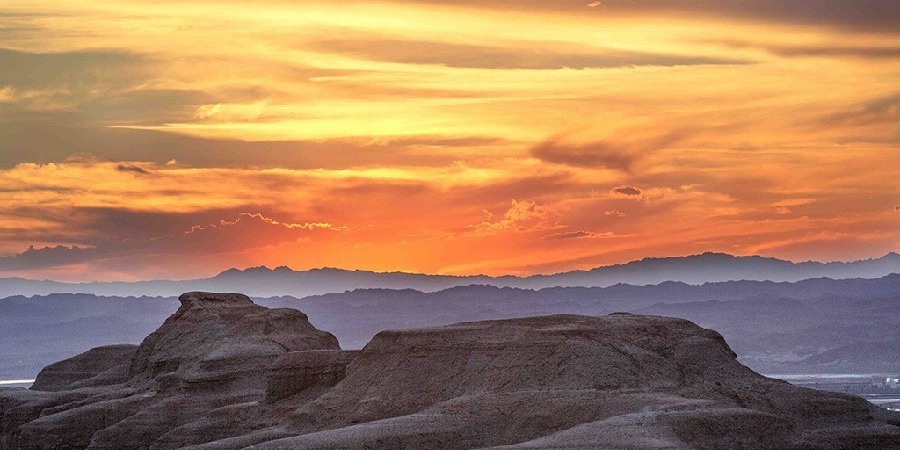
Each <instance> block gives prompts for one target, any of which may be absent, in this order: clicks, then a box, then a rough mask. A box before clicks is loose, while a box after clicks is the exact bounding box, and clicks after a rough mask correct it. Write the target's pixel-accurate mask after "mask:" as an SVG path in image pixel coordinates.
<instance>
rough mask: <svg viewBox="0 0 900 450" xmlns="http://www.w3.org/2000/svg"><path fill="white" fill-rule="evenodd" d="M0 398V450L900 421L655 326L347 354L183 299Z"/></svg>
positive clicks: (440, 341)
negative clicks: (129, 333) (126, 340)
mask: <svg viewBox="0 0 900 450" xmlns="http://www.w3.org/2000/svg"><path fill="white" fill-rule="evenodd" d="M39 381H40V383H36V386H35V388H34V389H32V390H29V391H8V392H0V412H2V424H0V437H2V441H0V449H19V448H22V449H49V448H62V449H81V448H93V449H113V448H116V449H129V448H133V449H138V448H140V449H143V448H158V449H168V448H186V447H189V448H194V449H239V448H254V449H296V448H303V449H394V448H428V449H468V448H507V449H512V448H515V449H583V448H610V449H647V448H651V449H653V448H655V449H719V448H729V449H860V448H861V449H891V448H900V415H898V414H897V413H891V412H889V411H886V410H882V409H879V408H876V407H874V406H873V405H871V404H869V403H868V402H866V401H864V400H862V399H859V398H857V397H853V396H849V395H842V394H835V393H825V392H818V391H813V390H809V389H803V388H799V387H795V386H791V385H789V384H787V383H785V382H782V381H778V380H772V379H768V378H765V377H763V376H761V375H758V374H756V373H755V372H753V371H751V370H750V369H748V368H746V367H744V366H742V365H741V364H739V363H738V362H737V360H736V358H735V354H734V352H732V351H731V349H730V348H729V347H728V345H727V344H726V343H725V341H724V339H722V337H721V336H720V335H719V334H718V333H716V332H714V331H711V330H706V329H703V328H700V327H698V326H696V325H694V324H693V323H691V322H688V321H685V320H681V319H672V318H665V317H654V316H636V315H631V314H613V315H609V316H604V317H586V316H570V315H559V316H546V317H534V318H524V319H511V320H501V321H487V322H473V323H461V324H456V325H449V326H444V327H436V328H428V329H414V330H402V331H384V332H381V333H379V334H378V335H376V336H375V337H374V338H373V339H372V341H371V342H370V343H369V344H368V345H367V346H366V347H365V348H364V349H363V350H361V351H358V352H347V351H342V350H340V348H339V347H338V345H337V341H336V340H335V338H334V336H332V335H331V334H329V333H326V332H323V331H320V330H317V329H315V328H314V327H313V326H312V325H311V324H310V323H309V322H308V320H307V318H306V316H305V315H303V314H302V313H300V312H299V311H296V310H290V309H266V308H262V307H260V306H257V305H254V304H253V303H252V301H250V299H249V298H247V297H245V296H243V295H240V294H209V293H188V294H184V295H182V296H181V307H180V308H179V309H178V311H177V312H176V313H175V314H174V315H172V316H171V317H170V318H169V319H168V320H166V322H165V323H164V324H163V325H162V326H161V327H160V328H159V329H158V330H157V331H155V332H154V333H152V334H151V335H150V336H148V337H147V338H146V339H145V340H144V342H143V343H141V345H140V346H138V347H137V348H134V347H133V346H132V347H127V346H117V347H103V348H99V349H94V350H91V351H89V352H87V353H84V354H82V355H79V356H76V357H74V358H72V359H70V360H66V361H63V362H60V363H56V364H53V365H51V366H48V368H47V369H45V371H44V372H42V375H41V377H39Z"/></svg>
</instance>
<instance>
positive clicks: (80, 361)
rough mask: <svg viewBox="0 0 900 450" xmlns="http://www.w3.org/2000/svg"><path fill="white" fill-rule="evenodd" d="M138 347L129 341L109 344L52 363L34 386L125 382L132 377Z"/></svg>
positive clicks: (47, 388)
mask: <svg viewBox="0 0 900 450" xmlns="http://www.w3.org/2000/svg"><path fill="white" fill-rule="evenodd" d="M136 349H137V345H130V344H119V345H106V346H103V347H97V348H93V349H91V350H88V351H86V352H84V353H82V354H80V355H77V356H73V357H71V358H69V359H66V360H63V361H60V362H57V363H53V364H50V365H49V366H47V367H44V369H43V370H41V372H40V373H39V374H38V376H37V378H36V379H35V380H34V384H32V385H31V389H34V390H37V391H50V392H55V391H63V390H68V389H75V388H79V387H85V386H104V385H110V384H118V383H124V382H125V381H128V379H129V378H130V377H129V365H130V364H131V360H132V358H133V357H134V351H135V350H136Z"/></svg>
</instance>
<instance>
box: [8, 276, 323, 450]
mask: <svg viewBox="0 0 900 450" xmlns="http://www.w3.org/2000/svg"><path fill="white" fill-rule="evenodd" d="M179 300H180V302H181V306H180V307H179V308H178V310H177V311H176V312H175V314H173V315H172V316H171V317H169V318H168V319H167V320H166V321H165V323H164V324H163V325H162V326H161V327H160V328H159V329H158V330H156V331H155V332H153V333H152V334H150V335H149V336H148V337H147V338H146V339H144V341H143V342H142V343H141V344H140V345H139V346H137V347H134V346H130V347H125V346H118V347H101V348H98V349H94V350H91V351H88V352H86V353H84V354H81V355H78V356H76V357H74V358H71V359H68V360H65V361H61V362H59V363H56V364H53V365H51V366H49V367H47V369H45V370H44V371H43V372H42V374H41V376H39V377H38V379H37V381H36V383H35V386H34V387H33V389H32V390H31V391H29V392H16V393H10V394H9V395H7V396H5V398H4V399H3V400H0V407H2V408H3V425H2V429H0V430H2V433H3V442H4V443H5V444H4V445H5V448H29V449H31V448H34V449H38V448H46V449H50V448H53V449H61V448H72V449H74V448H86V447H90V448H108V449H123V448H149V447H150V446H151V445H153V444H154V442H156V441H157V440H159V439H160V438H161V437H163V436H164V435H165V434H166V433H168V432H170V431H172V430H174V429H177V428H180V427H184V426H187V425H189V424H192V423H194V422H197V421H201V422H204V421H209V419H208V418H207V417H206V416H207V413H210V412H214V411H216V410H218V409H221V408H223V407H227V406H229V405H239V404H242V403H248V402H255V401H261V400H263V399H264V397H265V389H266V373H267V371H268V369H269V366H271V364H272V363H273V362H274V361H275V360H277V359H278V358H279V357H280V356H282V355H283V354H286V353H289V352H296V351H307V350H332V351H340V347H339V346H338V342H337V339H336V338H335V337H334V336H333V335H331V334H330V333H326V332H324V331H320V330H317V329H316V328H315V327H313V326H312V325H311V324H310V323H309V321H308V320H307V317H306V316H305V315H304V314H303V313H301V312H300V311H297V310H293V309H268V308H264V307H261V306H258V305H255V304H254V303H253V302H252V301H251V300H250V298H249V297H247V296H245V295H242V294H209V293H200V292H191V293H186V294H184V295H182V296H181V297H180V298H179ZM110 372H112V374H111V373H110ZM92 373H95V374H96V375H95V376H93V377H92V376H90V375H91V374H92ZM113 383H115V384H113ZM63 389H67V390H63ZM42 391H58V392H42ZM195 428H197V427H196V426H195ZM234 430H238V431H240V427H237V428H235V429H233V430H229V431H232V432H233V431H234ZM204 432H205V431H204ZM226 434H227V433H226ZM205 436H212V437H217V435H216V434H215V433H213V432H208V433H207V434H206V435H205Z"/></svg>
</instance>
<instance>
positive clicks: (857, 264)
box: [0, 252, 900, 297]
mask: <svg viewBox="0 0 900 450" xmlns="http://www.w3.org/2000/svg"><path fill="white" fill-rule="evenodd" d="M891 273H900V255H898V254H897V253H888V254H887V255H885V256H883V257H881V258H875V259H867V260H862V261H853V262H831V263H821V262H815V261H807V262H800V263H793V262H790V261H785V260H781V259H777V258H765V257H761V256H732V255H728V254H724V253H711V252H708V253H703V254H700V255H692V256H683V257H669V258H644V259H641V260H638V261H632V262H629V263H627V264H616V265H610V266H601V267H597V268H594V269H591V270H576V271H570V272H560V273H555V274H549V275H533V276H528V277H518V276H501V277H490V276H484V275H476V276H450V275H428V274H421V273H406V272H371V271H366V270H342V269H334V268H322V269H312V270H303V271H295V270H291V269H290V268H287V267H277V268H275V269H269V268H267V267H252V268H248V269H244V270H239V269H229V270H226V271H224V272H222V273H220V274H218V275H216V276H214V277H211V278H204V279H195V280H182V281H171V280H155V281H140V282H94V283H60V282H55V281H47V280H43V281H40V280H28V279H23V278H0V296H10V295H26V296H30V295H47V294H51V293H91V294H98V295H116V296H138V295H150V296H176V295H178V294H179V293H181V292H184V291H187V290H192V289H202V290H209V291H225V292H230V291H241V292H244V293H246V294H248V295H251V296H256V297H272V296H280V295H291V296H295V297H304V296H308V295H317V294H326V293H338V292H344V291H348V290H354V289H407V288H408V289H415V290H418V291H422V292H434V291H440V290H443V289H448V288H451V287H456V286H470V285H490V286H497V287H515V288H522V289H543V288H549V287H557V286H559V287H605V286H612V285H615V284H631V285H651V284H660V283H663V282H666V281H677V282H682V283H687V284H703V283H711V282H723V281H738V280H755V281H775V282H795V281H800V280H805V279H809V278H822V277H827V278H833V279H848V278H880V277H884V276H886V275H889V274H891Z"/></svg>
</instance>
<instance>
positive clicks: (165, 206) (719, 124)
mask: <svg viewBox="0 0 900 450" xmlns="http://www.w3.org/2000/svg"><path fill="white" fill-rule="evenodd" d="M898 80H900V2H896V1H894V0H855V1H854V0H815V1H813V0H809V1H806V0H798V1H791V2H784V1H781V0H706V1H695V0H602V1H597V2H589V1H587V0H582V1H569V0H560V1H536V0H519V1H509V0H479V1H475V0H463V1H444V0H421V1H420V0H394V1H375V2H343V1H341V2H335V1H329V2H307V1H287V0H263V1H257V2H241V1H195V2H174V1H171V2H170V1H156V2H148V1H133V2H129V1H109V2H77V3H76V2H70V1H59V0H43V1H30V0H14V1H9V2H2V3H0V277H9V276H21V277H27V278H50V279H57V280H64V281H89V280H138V279H151V278H172V279H185V278H193V277H203V276H210V275H214V274H216V273H218V272H220V271H222V270H225V269H228V268H230V267H239V268H242V267H249V266H258V265H267V266H269V267H275V266H281V265H286V266H289V267H292V268H294V269H297V270H301V269H308V268H315V267H340V268H347V269H366V270H377V271H395V270H397V271H411V272H425V273H442V274H476V273H484V274H491V275H499V274H518V275H527V274H532V273H551V272H558V271H565V270H573V269H587V268H591V267H596V266H600V265H606V264H612V263H622V262H627V261H630V260H635V259H640V258H643V257H649V256H677V255H688V254H696V253H702V252H705V251H717V252H726V253H730V254H734V255H764V256H774V257H779V258H784V259H788V260H793V261H804V260H820V261H832V260H842V261H846V260H855V259H864V258H870V257H878V256H881V255H884V254H885V253H888V252H890V251H897V250H900V83H898Z"/></svg>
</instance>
